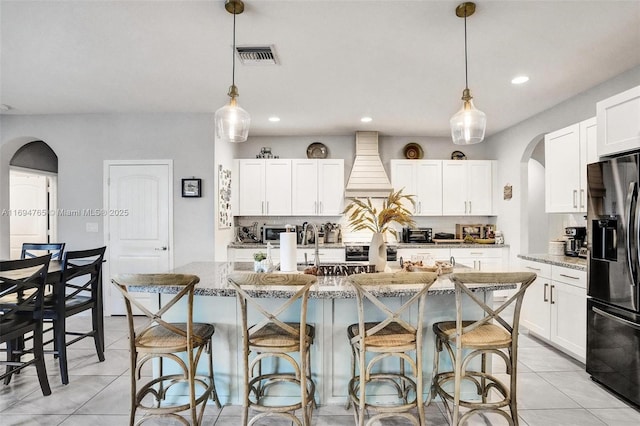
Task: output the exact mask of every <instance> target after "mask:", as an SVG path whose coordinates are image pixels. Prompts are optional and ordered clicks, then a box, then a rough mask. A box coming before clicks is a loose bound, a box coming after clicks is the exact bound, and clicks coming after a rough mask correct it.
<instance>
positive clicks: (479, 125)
mask: <svg viewBox="0 0 640 426" xmlns="http://www.w3.org/2000/svg"><path fill="white" fill-rule="evenodd" d="M475 11H476V5H475V3H472V2H465V3H462V4H460V5H458V7H456V16H458V17H460V18H464V80H465V89H464V90H463V91H462V108H461V109H460V111H458V112H457V113H455V115H454V116H453V117H451V120H450V121H449V125H450V126H451V138H452V139H453V143H454V144H456V145H472V144H475V143H479V142H482V140H483V139H484V131H485V129H486V127H487V116H486V115H485V113H484V112H482V111H480V110H478V109H476V107H475V106H474V105H473V100H472V99H473V97H472V96H471V91H470V90H469V77H468V69H467V68H468V67H467V17H468V16H471V15H473V13H474V12H475Z"/></svg>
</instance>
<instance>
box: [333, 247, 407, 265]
mask: <svg viewBox="0 0 640 426" xmlns="http://www.w3.org/2000/svg"><path fill="white" fill-rule="evenodd" d="M344 249H345V254H344V257H345V260H346V261H347V262H366V261H368V260H369V245H368V244H349V245H345V248H344ZM396 260H398V247H396V246H387V261H389V262H393V261H396Z"/></svg>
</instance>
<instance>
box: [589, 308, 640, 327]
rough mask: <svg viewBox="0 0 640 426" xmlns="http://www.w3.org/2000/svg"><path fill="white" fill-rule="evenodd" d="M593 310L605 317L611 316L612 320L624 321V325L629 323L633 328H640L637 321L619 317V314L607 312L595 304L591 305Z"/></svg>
mask: <svg viewBox="0 0 640 426" xmlns="http://www.w3.org/2000/svg"><path fill="white" fill-rule="evenodd" d="M591 310H592V311H593V312H594V313H596V314H598V315H602V316H603V317H605V318H609V319H610V320H613V321H616V322H619V323H622V324H624V325H628V326H629V327H633V328H635V329H636V330H640V324H636V323H635V322H633V321H629V320H627V319H624V318H620V317H618V316H615V315H612V314H610V313H609V312H605V311H603V310H602V309H598V308H596V307H595V306H592V307H591Z"/></svg>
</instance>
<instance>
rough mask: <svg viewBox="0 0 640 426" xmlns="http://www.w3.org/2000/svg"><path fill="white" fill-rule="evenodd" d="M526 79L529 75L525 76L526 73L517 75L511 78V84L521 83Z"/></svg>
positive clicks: (527, 79)
mask: <svg viewBox="0 0 640 426" xmlns="http://www.w3.org/2000/svg"><path fill="white" fill-rule="evenodd" d="M527 81H529V77H527V76H526V75H519V76H517V77H514V78H513V79H512V80H511V84H523V83H526V82H527Z"/></svg>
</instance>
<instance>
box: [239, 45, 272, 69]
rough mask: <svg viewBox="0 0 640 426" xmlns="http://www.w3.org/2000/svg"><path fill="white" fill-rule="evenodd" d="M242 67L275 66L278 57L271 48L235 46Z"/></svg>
mask: <svg viewBox="0 0 640 426" xmlns="http://www.w3.org/2000/svg"><path fill="white" fill-rule="evenodd" d="M236 52H237V54H238V58H239V59H240V62H241V63H242V64H243V65H277V64H278V57H277V56H276V52H275V50H274V48H273V46H236Z"/></svg>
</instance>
